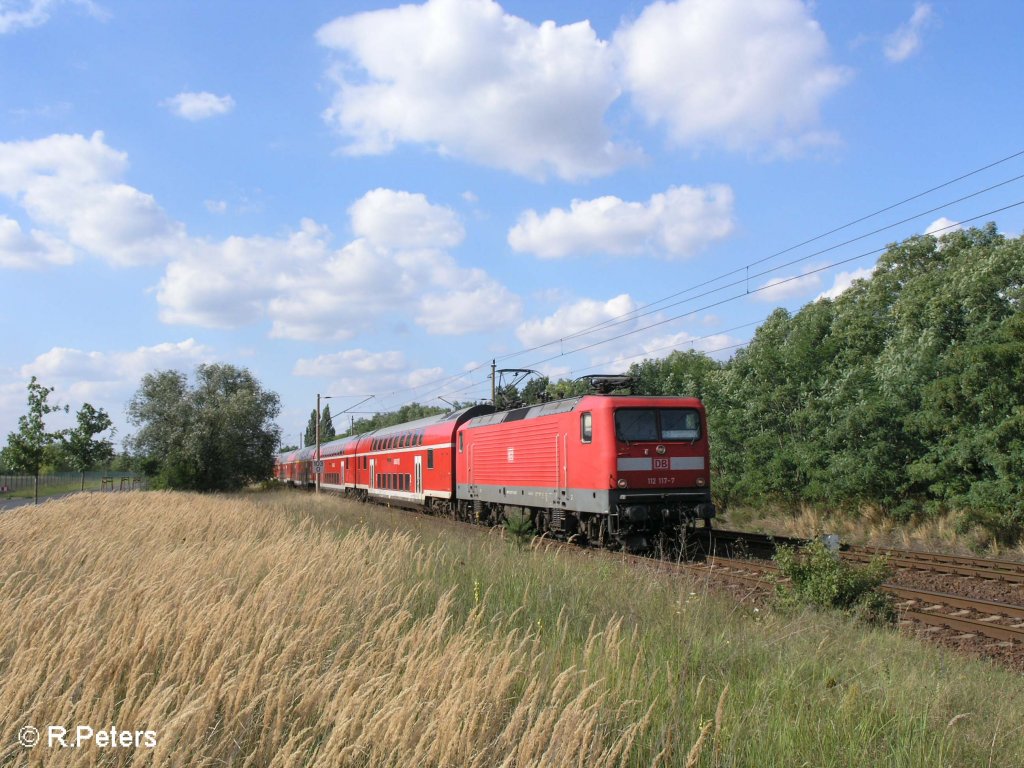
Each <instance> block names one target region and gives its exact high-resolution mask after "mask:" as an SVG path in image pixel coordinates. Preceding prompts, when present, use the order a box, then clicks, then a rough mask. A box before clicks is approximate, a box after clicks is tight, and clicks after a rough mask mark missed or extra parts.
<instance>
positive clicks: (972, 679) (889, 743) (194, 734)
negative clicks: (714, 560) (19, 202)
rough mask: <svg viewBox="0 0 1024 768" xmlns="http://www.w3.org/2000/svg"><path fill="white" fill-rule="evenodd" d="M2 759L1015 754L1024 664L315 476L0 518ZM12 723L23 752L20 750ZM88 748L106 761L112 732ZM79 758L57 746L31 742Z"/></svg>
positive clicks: (938, 760)
mask: <svg viewBox="0 0 1024 768" xmlns="http://www.w3.org/2000/svg"><path fill="white" fill-rule="evenodd" d="M0 583H2V584H3V585H4V588H3V590H0V649H2V655H0V724H2V725H3V727H4V739H3V741H2V742H0V744H2V745H3V746H0V763H2V764H15V765H20V764H29V752H28V750H25V749H24V748H22V747H19V746H17V744H13V742H14V735H15V734H16V733H17V731H18V729H19V728H20V727H22V726H23V725H25V724H32V725H37V726H38V725H41V724H47V723H83V722H85V723H88V724H89V725H92V726H99V727H103V726H109V725H113V724H116V725H117V726H118V727H120V728H126V729H133V728H149V729H153V730H155V731H156V732H157V735H158V744H157V746H156V747H155V748H154V749H147V748H133V749H129V750H127V751H122V752H119V753H118V756H117V758H116V759H117V760H121V761H124V762H125V763H128V764H136V763H138V764H143V763H144V764H147V765H164V764H180V765H186V764H187V765H222V764H237V765H244V764H247V763H248V764H251V765H282V766H283V765H394V766H409V765H423V766H435V765H436V766H442V765H451V766H463V765H478V766H494V765H509V766H511V765H517V766H523V765H550V766H564V765H587V766H589V765H607V766H617V765H635V766H651V765H686V766H780V767H781V766H786V767H787V768H788V767H789V766H801V765H807V766H837V767H839V766H842V767H843V768H846V767H847V766H879V765H882V766H975V765H978V766H985V765H992V766H1010V765H1019V764H1021V757H1022V756H1024V728H1022V725H1021V716H1020V713H1021V712H1024V678H1022V677H1021V676H1019V675H1017V674H1014V673H1012V672H1010V671H1007V670H1005V669H1001V668H998V667H996V666H993V665H990V664H987V663H984V662H980V661H973V660H970V659H965V658H962V657H960V656H956V655H953V654H950V653H947V652H944V651H942V650H939V649H936V648H932V647H928V646H924V645H922V644H920V643H918V642H916V641H914V640H912V639H908V638H904V637H901V636H899V635H897V634H895V633H894V632H891V631H887V630H871V629H865V628H863V627H860V626H857V625H855V624H853V623H852V622H851V621H849V620H847V619H845V618H843V617H839V616H825V615H820V614H815V613H811V612H806V613H797V614H781V613H775V612H773V611H770V610H764V609H760V610H755V609H754V608H752V607H747V606H744V605H740V604H737V603H735V602H733V601H731V600H729V599H726V598H720V597H717V596H715V595H714V594H712V593H711V592H710V591H709V588H708V585H707V584H704V583H701V582H691V581H685V580H683V579H680V578H678V577H670V576H667V575H653V574H650V573H646V572H640V571H638V570H636V569H635V568H633V567H630V566H628V565H626V564H623V563H619V562H615V561H612V560H607V559H597V558H589V557H586V556H580V555H579V554H578V553H571V552H570V553H559V552H548V551H544V550H543V549H538V548H536V547H534V548H529V547H528V548H525V549H520V548H517V547H516V546H515V545H514V544H513V543H512V542H511V541H510V540H508V539H507V538H505V537H504V536H503V535H502V532H501V531H500V530H491V531H488V530H484V529H473V528H468V527H460V526H456V525H454V524H446V523H443V522H439V521H435V520H430V519H427V518H423V517H419V516H415V515H411V514H409V513H404V512H398V511H393V510H388V509H385V508H378V507H366V506H362V505H357V504H352V503H349V502H345V501H341V500H338V499H335V498H330V497H326V496H322V497H319V498H317V497H314V496H312V495H310V494H304V493H261V494H247V495H243V496H236V497H218V496H199V495H190V494H170V493H144V494H87V495H84V496H74V497H71V498H69V499H66V500H62V501H59V502H56V503H52V504H48V505H46V506H45V507H39V508H35V509H25V510H14V511H12V512H8V513H5V514H4V515H3V516H2V517H0ZM11 744H13V746H8V745H11ZM74 758H75V760H77V761H84V762H86V763H91V762H96V761H98V760H101V759H113V758H110V757H109V756H107V757H104V755H103V754H102V753H101V750H99V749H98V748H95V747H88V748H86V749H84V750H82V751H80V752H78V753H77V754H75V755H74ZM39 760H41V761H42V763H43V764H72V763H73V762H74V761H72V760H71V755H68V753H67V751H63V750H59V749H54V750H47V749H41V748H40V747H37V748H36V749H35V750H33V751H32V753H31V761H32V764H38V762H37V761H39Z"/></svg>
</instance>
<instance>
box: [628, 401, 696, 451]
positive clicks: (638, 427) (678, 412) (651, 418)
mask: <svg viewBox="0 0 1024 768" xmlns="http://www.w3.org/2000/svg"><path fill="white" fill-rule="evenodd" d="M615 436H616V437H617V438H618V439H619V440H622V441H624V442H627V443H632V442H644V441H647V442H653V441H655V440H689V441H694V440H697V439H698V438H699V437H700V414H699V413H698V412H697V411H696V410H695V409H693V408H659V409H654V408H620V409H619V410H617V411H615Z"/></svg>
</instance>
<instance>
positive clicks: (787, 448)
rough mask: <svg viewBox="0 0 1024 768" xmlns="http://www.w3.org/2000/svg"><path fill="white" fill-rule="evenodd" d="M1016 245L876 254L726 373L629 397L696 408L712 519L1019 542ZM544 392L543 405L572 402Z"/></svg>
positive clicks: (696, 362)
mask: <svg viewBox="0 0 1024 768" xmlns="http://www.w3.org/2000/svg"><path fill="white" fill-rule="evenodd" d="M1022 302H1024V238H1020V237H1018V238H1006V237H1004V236H1003V235H1000V234H999V233H998V232H997V230H996V227H995V225H994V224H989V225H988V226H986V227H984V228H979V229H970V230H965V231H958V232H953V233H951V234H948V235H946V236H945V237H943V238H941V239H936V238H935V237H931V236H926V237H913V238H910V239H908V240H906V241H904V242H902V243H899V244H895V245H892V246H890V247H889V248H888V249H887V251H886V252H885V254H884V255H883V256H882V257H881V258H880V259H879V261H878V264H877V266H876V268H875V271H874V274H873V275H872V277H871V278H870V279H868V280H859V281H856V282H854V284H853V285H852V286H851V287H850V288H849V289H848V290H846V291H844V292H843V293H842V294H840V295H839V297H838V298H836V299H834V300H831V299H827V298H823V299H819V300H817V301H814V302H811V303H809V304H807V305H806V306H805V307H803V308H802V309H801V310H800V311H798V312H796V313H793V314H791V313H789V312H787V311H786V310H783V309H777V310H775V311H774V312H773V313H772V314H771V315H770V316H769V317H768V319H767V320H766V321H765V322H764V323H763V324H762V325H761V326H760V327H759V328H758V329H757V331H756V333H755V334H754V337H753V339H752V340H751V341H750V343H749V344H747V345H746V347H744V348H743V349H741V350H739V351H738V352H737V353H736V354H735V355H734V356H733V357H732V358H731V359H729V360H728V361H724V362H723V361H718V360H714V359H712V358H710V357H708V356H707V355H704V354H701V353H698V352H693V351H689V352H678V351H677V352H673V353H672V354H671V355H669V356H668V357H666V358H662V359H658V360H644V361H643V362H641V363H637V364H634V365H632V366H631V367H630V370H629V373H630V374H631V376H632V379H633V382H634V386H633V391H634V393H636V394H659V395H690V396H696V397H700V398H701V399H702V400H703V401H704V404H705V406H706V408H707V413H708V421H709V432H710V439H711V451H712V454H711V456H712V459H711V465H712V471H713V480H712V488H713V491H714V494H715V497H716V502H717V503H718V505H719V506H720V507H721V508H726V509H727V508H728V507H729V506H730V505H734V504H744V505H764V504H770V503H781V504H786V505H794V506H795V505H796V504H798V503H801V502H804V503H808V504H812V505H815V506H817V507H819V508H823V509H832V510H840V511H842V510H845V511H854V510H856V509H857V508H859V507H861V506H862V505H871V506H874V507H878V508H881V509H882V510H883V511H884V512H886V513H887V514H889V515H891V516H892V517H893V518H895V519H897V520H901V521H904V520H908V519H910V518H911V517H922V516H930V515H937V514H943V513H949V512H952V513H957V514H959V515H960V518H959V519H960V522H961V524H962V526H963V527H964V528H969V527H971V526H973V525H979V526H981V527H983V528H985V529H986V530H987V531H989V532H990V533H991V534H992V535H993V536H995V537H996V538H998V539H999V540H1001V541H1003V542H1012V541H1017V540H1019V539H1020V538H1021V537H1022V535H1024V311H1022ZM572 386H573V385H572V383H571V382H566V381H561V382H557V383H555V384H552V385H550V386H549V395H552V396H557V395H564V394H567V393H571V392H572Z"/></svg>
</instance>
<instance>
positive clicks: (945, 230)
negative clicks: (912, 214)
mask: <svg viewBox="0 0 1024 768" xmlns="http://www.w3.org/2000/svg"><path fill="white" fill-rule="evenodd" d="M958 229H962V227H961V226H960V223H959V222H957V221H953V220H952V219H947V218H946V217H945V216H942V217H941V218H938V219H936V220H935V221H933V222H932V223H931V224H929V225H928V226H927V227H926V228H925V230H924V233H925V234H926V235H935V237H942V236H943V235H948V234H949V233H950V232H956V231H957V230H958Z"/></svg>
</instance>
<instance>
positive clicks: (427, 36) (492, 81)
mask: <svg viewBox="0 0 1024 768" xmlns="http://www.w3.org/2000/svg"><path fill="white" fill-rule="evenodd" d="M317 40H318V42H319V43H320V44H321V45H323V46H326V47H328V48H330V49H332V50H334V51H336V52H337V53H338V54H339V56H340V62H339V63H338V64H337V65H336V66H335V67H334V68H333V69H332V71H331V72H330V78H331V79H332V81H333V82H334V84H335V87H336V91H335V94H334V98H333V103H332V106H331V107H330V109H328V110H327V112H326V113H325V119H326V120H327V121H328V122H329V123H330V124H331V125H333V126H334V127H335V128H337V129H338V130H339V131H340V132H341V133H342V134H343V135H344V136H346V137H347V138H348V139H349V140H350V144H349V145H348V147H347V151H348V152H350V153H353V154H380V153H384V152H388V151H390V150H391V149H392V148H393V147H394V146H395V145H396V144H399V143H402V142H415V143H422V144H427V145H429V146H431V147H433V148H434V149H435V150H436V151H437V152H439V153H441V154H446V155H455V156H458V157H463V158H467V159H469V160H472V161H474V162H477V163H481V164H483V165H487V166H491V167H495V168H502V169H505V170H510V171H513V172H515V173H519V174H523V175H527V176H532V177H538V178H540V177H544V176H546V175H548V174H549V173H554V174H556V175H557V176H560V177H562V178H565V179H576V178H581V177H591V176H597V175H602V174H606V173H609V172H611V171H613V170H615V169H616V168H618V167H620V166H621V165H622V164H623V163H625V162H628V161H629V160H630V159H632V158H633V157H635V153H633V152H631V151H630V150H628V149H627V148H625V147H623V146H619V145H617V144H615V143H613V142H612V141H611V138H610V134H609V131H608V129H607V127H606V126H605V124H604V113H605V111H606V110H607V109H608V107H609V106H610V105H611V104H612V102H613V101H615V99H616V98H617V97H618V95H619V85H618V82H617V74H616V71H615V62H614V58H613V56H612V53H611V51H610V50H609V46H608V44H607V43H606V42H604V41H602V40H600V39H598V37H597V35H596V33H595V32H594V30H593V28H591V26H590V24H589V22H586V21H583V22H579V23H576V24H570V25H565V26H557V25H556V24H555V23H554V22H551V21H546V22H544V23H543V24H541V25H540V26H535V25H533V24H531V23H529V22H527V21H525V20H523V19H521V18H518V17H516V16H511V15H509V14H506V13H504V11H503V10H502V8H501V6H500V5H498V4H497V3H495V2H493V1H492V0H428V2H426V3H424V4H422V5H402V6H399V7H398V8H392V9H388V10H380V11H371V12H367V13H360V14H356V15H352V16H343V17H340V18H338V19H335V20H334V21H332V22H330V23H329V24H327V25H325V26H323V27H322V28H321V29H320V30H319V31H318V33H317Z"/></svg>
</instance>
